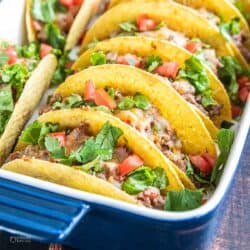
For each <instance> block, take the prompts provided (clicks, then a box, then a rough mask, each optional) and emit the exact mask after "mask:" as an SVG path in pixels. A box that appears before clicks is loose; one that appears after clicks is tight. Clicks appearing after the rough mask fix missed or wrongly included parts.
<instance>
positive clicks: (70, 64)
mask: <svg viewBox="0 0 250 250" xmlns="http://www.w3.org/2000/svg"><path fill="white" fill-rule="evenodd" d="M73 64H74V62H71V61H69V62H66V63H65V68H66V69H71V68H72V66H73Z"/></svg>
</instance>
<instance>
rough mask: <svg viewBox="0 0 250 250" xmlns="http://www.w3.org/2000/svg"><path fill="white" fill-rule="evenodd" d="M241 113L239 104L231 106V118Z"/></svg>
mask: <svg viewBox="0 0 250 250" xmlns="http://www.w3.org/2000/svg"><path fill="white" fill-rule="evenodd" d="M240 114H241V107H239V106H235V105H233V106H232V116H233V118H237V117H238V116H239V115H240Z"/></svg>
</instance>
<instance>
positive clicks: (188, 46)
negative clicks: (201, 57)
mask: <svg viewBox="0 0 250 250" xmlns="http://www.w3.org/2000/svg"><path fill="white" fill-rule="evenodd" d="M185 49H186V50H188V51H189V52H191V53H192V54H194V53H195V52H197V50H199V49H200V44H199V43H197V42H192V41H191V42H188V43H187V44H186V45H185Z"/></svg>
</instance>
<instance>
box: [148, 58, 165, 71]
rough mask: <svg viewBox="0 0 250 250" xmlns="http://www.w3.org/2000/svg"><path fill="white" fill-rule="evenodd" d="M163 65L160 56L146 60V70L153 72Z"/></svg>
mask: <svg viewBox="0 0 250 250" xmlns="http://www.w3.org/2000/svg"><path fill="white" fill-rule="evenodd" d="M161 64H162V60H161V58H160V57H159V56H154V55H152V56H148V57H147V58H146V65H145V66H146V70H147V71H149V72H153V71H154V70H155V69H156V68H157V67H158V66H160V65H161Z"/></svg>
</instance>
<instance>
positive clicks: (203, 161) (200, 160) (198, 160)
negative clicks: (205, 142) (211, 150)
mask: <svg viewBox="0 0 250 250" xmlns="http://www.w3.org/2000/svg"><path fill="white" fill-rule="evenodd" d="M206 157H207V156H206ZM207 158H208V157H207ZM207 158H205V157H204V155H190V156H189V159H190V161H191V162H192V164H193V165H194V166H195V167H196V168H198V169H199V170H200V171H201V173H203V174H206V175H208V174H211V172H212V169H213V166H214V165H213V164H211V163H214V161H215V160H214V159H213V160H212V158H211V159H210V156H209V161H208V160H207Z"/></svg>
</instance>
